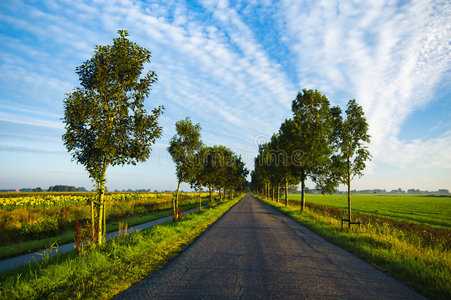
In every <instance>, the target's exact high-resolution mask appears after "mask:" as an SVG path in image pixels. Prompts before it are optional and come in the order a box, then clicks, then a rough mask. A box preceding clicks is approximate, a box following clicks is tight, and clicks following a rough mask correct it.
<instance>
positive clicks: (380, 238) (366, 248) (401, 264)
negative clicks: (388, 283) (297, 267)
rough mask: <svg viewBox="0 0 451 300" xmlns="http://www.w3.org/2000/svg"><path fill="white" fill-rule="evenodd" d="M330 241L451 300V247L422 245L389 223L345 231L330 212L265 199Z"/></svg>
mask: <svg viewBox="0 0 451 300" xmlns="http://www.w3.org/2000/svg"><path fill="white" fill-rule="evenodd" d="M262 201H264V202H265V203H267V204H269V205H271V206H273V207H275V208H276V209H277V210H279V211H280V212H282V213H283V214H285V215H287V216H289V217H291V218H293V219H294V220H296V221H297V222H298V223H300V224H302V225H304V226H306V227H308V228H310V229H311V230H313V231H314V232H316V233H317V234H319V235H321V236H323V237H324V238H325V239H327V240H328V241H330V242H332V243H334V244H336V245H338V246H340V247H342V248H344V249H346V250H347V251H349V252H351V253H353V254H354V255H356V256H358V257H360V258H362V259H363V260H365V261H367V262H369V263H370V264H372V265H373V266H375V267H377V268H379V269H381V270H382V271H384V272H386V273H387V274H389V275H391V276H393V277H395V278H397V279H398V280H400V281H402V282H404V283H405V284H406V285H408V286H410V287H412V288H414V289H415V290H417V291H418V292H420V293H422V294H423V295H425V296H427V297H429V298H433V299H451V252H450V250H449V247H445V248H443V247H442V246H438V247H434V246H431V245H421V244H419V243H418V242H417V241H416V240H412V239H411V236H410V235H409V234H407V233H406V232H402V230H400V229H398V228H391V227H390V226H389V225H388V224H387V223H383V224H371V223H370V224H366V225H365V226H362V227H361V228H359V227H352V228H351V229H347V228H346V229H343V230H342V229H341V222H340V220H338V219H337V218H334V217H331V216H330V215H329V214H328V213H327V211H317V210H312V209H307V210H306V211H305V212H304V213H303V214H300V213H299V208H298V207H293V206H288V207H285V206H283V205H282V204H278V203H275V202H271V201H267V200H262ZM448 246H449V244H448Z"/></svg>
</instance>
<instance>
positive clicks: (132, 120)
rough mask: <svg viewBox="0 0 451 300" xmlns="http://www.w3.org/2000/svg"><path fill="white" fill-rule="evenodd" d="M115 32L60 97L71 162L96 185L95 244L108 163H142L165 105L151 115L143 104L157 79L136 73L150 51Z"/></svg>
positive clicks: (122, 32)
mask: <svg viewBox="0 0 451 300" xmlns="http://www.w3.org/2000/svg"><path fill="white" fill-rule="evenodd" d="M118 33H119V35H120V36H119V37H117V38H115V39H114V40H113V45H107V46H99V45H98V46H96V47H95V52H94V55H93V57H92V58H91V59H89V60H87V61H86V62H84V64H82V65H81V66H80V67H77V68H76V73H77V74H78V76H79V80H80V85H81V87H78V88H75V90H74V91H73V92H71V93H69V94H67V97H66V99H65V100H64V119H63V122H64V124H65V129H66V133H65V134H64V135H63V141H64V145H65V146H66V148H67V150H68V151H69V152H72V157H73V160H75V161H76V162H77V163H80V164H82V165H84V166H85V168H86V170H87V171H88V173H89V177H90V178H91V179H92V180H93V181H94V182H95V186H96V189H97V196H98V197H97V201H95V200H94V201H93V202H91V223H92V226H93V230H96V231H97V234H98V244H99V245H101V244H102V242H103V239H104V236H105V225H106V220H105V202H104V194H105V180H106V179H105V173H106V170H107V168H108V166H114V165H124V164H133V165H135V164H136V163H138V162H143V161H145V160H146V159H147V158H149V156H150V152H151V145H152V144H153V143H155V139H157V138H159V137H160V136H161V132H162V129H161V127H160V126H158V117H159V116H160V115H161V114H162V111H163V107H162V106H159V107H157V108H155V109H153V110H152V112H151V113H150V114H148V113H147V111H146V109H145V108H144V100H145V99H146V97H148V96H149V94H150V89H151V85H152V83H154V82H155V81H156V80H157V76H156V74H155V73H154V72H153V71H149V72H147V74H145V75H144V76H143V77H140V76H141V73H142V71H143V69H144V65H145V63H148V62H150V57H151V55H150V51H149V50H147V49H145V48H143V47H141V46H140V45H138V44H136V43H133V42H131V41H129V40H128V38H127V36H128V34H127V31H126V30H119V31H118ZM96 223H97V224H98V225H97V227H96V228H94V224H96Z"/></svg>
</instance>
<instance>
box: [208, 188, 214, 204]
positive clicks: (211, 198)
mask: <svg viewBox="0 0 451 300" xmlns="http://www.w3.org/2000/svg"><path fill="white" fill-rule="evenodd" d="M208 190H209V191H210V205H213V196H212V194H211V185H210V184H209V185H208Z"/></svg>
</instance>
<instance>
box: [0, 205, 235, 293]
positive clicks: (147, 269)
mask: <svg viewBox="0 0 451 300" xmlns="http://www.w3.org/2000/svg"><path fill="white" fill-rule="evenodd" d="M239 199H241V197H237V198H234V199H233V200H230V201H228V202H224V203H220V204H218V205H217V206H215V207H213V208H209V209H205V210H203V211H202V212H200V213H192V214H189V215H186V216H184V217H183V219H182V220H181V221H180V222H176V223H172V222H168V223H165V224H161V225H157V226H154V227H151V228H149V229H146V230H143V231H141V232H138V233H135V234H130V235H125V236H120V237H118V238H114V239H111V240H108V241H107V242H106V243H105V246H104V247H103V248H100V249H94V250H93V251H90V252H87V253H83V254H81V255H78V256H77V255H75V254H74V253H70V254H66V255H62V256H59V257H58V256H57V257H55V258H49V259H47V260H44V261H43V262H40V263H36V264H33V265H31V266H30V267H28V268H27V267H23V268H20V269H18V270H15V271H10V272H5V273H1V274H0V298H1V299H24V298H26V299H37V298H55V299H61V298H83V299H84V298H102V299H103V298H110V297H112V296H113V295H115V294H117V293H119V292H121V291H123V290H125V289H127V288H128V287H130V286H131V285H132V284H134V283H136V282H138V281H139V280H141V279H143V278H144V277H146V276H148V275H149V274H150V273H152V272H154V271H156V270H157V269H159V268H161V267H162V266H163V265H164V264H166V263H167V262H168V261H169V260H171V259H172V258H173V257H174V256H175V255H177V254H178V253H179V252H180V251H182V250H183V249H184V248H185V247H186V246H187V245H188V244H189V243H191V242H192V241H193V240H194V239H195V238H196V237H198V236H199V235H200V234H201V233H202V232H204V231H205V230H206V229H207V228H208V227H209V226H210V225H211V224H213V223H214V222H215V221H216V220H217V219H218V218H219V217H221V216H222V215H223V214H224V213H225V212H226V211H227V210H228V209H230V208H231V207H232V206H233V205H234V204H235V203H237V202H238V201H239Z"/></svg>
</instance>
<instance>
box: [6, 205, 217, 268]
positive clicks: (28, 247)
mask: <svg viewBox="0 0 451 300" xmlns="http://www.w3.org/2000/svg"><path fill="white" fill-rule="evenodd" d="M208 203H210V201H209V200H204V201H202V205H205V204H208ZM197 207H199V204H198V203H193V204H189V205H183V206H181V207H180V209H181V210H189V209H193V208H197ZM171 215H172V209H165V210H161V211H156V212H153V213H150V214H147V215H138V216H131V217H125V216H124V218H118V219H115V220H114V221H113V222H108V221H107V224H106V231H107V233H109V232H113V231H117V230H118V227H119V223H127V225H128V226H129V227H131V226H135V225H139V224H143V223H147V222H150V221H153V220H156V219H160V218H164V217H167V216H171ZM74 229H75V228H74ZM74 238H75V230H72V231H67V232H64V233H61V234H58V235H57V236H53V237H48V238H44V239H39V240H32V241H26V242H22V243H19V244H11V245H7V246H2V247H0V259H6V258H10V257H14V256H18V255H21V254H26V253H31V252H35V251H39V250H42V249H47V248H50V247H51V246H52V245H55V244H58V245H62V244H66V243H72V242H73V241H74Z"/></svg>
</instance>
